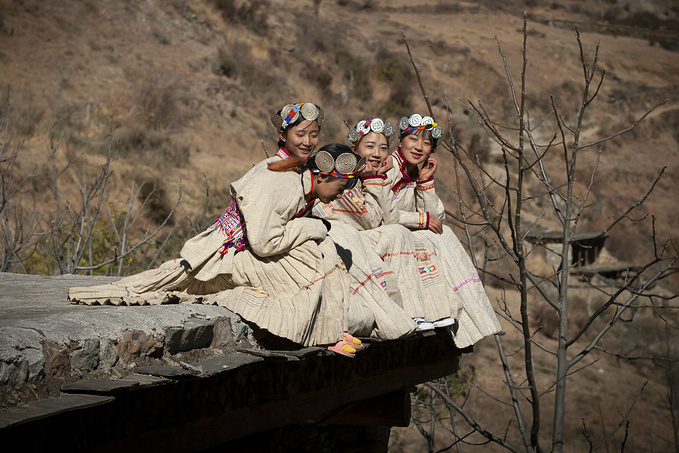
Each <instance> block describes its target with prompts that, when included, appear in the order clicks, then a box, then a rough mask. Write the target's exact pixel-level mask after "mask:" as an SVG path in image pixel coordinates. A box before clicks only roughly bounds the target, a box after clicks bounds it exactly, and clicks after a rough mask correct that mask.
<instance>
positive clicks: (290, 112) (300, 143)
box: [271, 102, 324, 160]
mask: <svg viewBox="0 0 679 453" xmlns="http://www.w3.org/2000/svg"><path fill="white" fill-rule="evenodd" d="M323 117H324V113H323V109H322V108H320V107H319V106H317V105H316V104H312V103H311V102H297V103H295V104H287V105H285V106H284V107H283V108H282V109H280V110H279V111H277V112H276V113H275V114H274V115H272V116H271V123H272V124H273V125H274V127H275V128H276V131H277V133H278V153H277V154H276V155H277V156H278V157H280V158H283V159H287V158H289V157H296V158H298V159H301V160H306V159H307V158H308V157H309V156H310V155H311V153H313V152H314V150H315V149H316V147H317V146H318V140H319V135H320V132H321V126H322V125H323Z"/></svg>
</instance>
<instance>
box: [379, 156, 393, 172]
mask: <svg viewBox="0 0 679 453" xmlns="http://www.w3.org/2000/svg"><path fill="white" fill-rule="evenodd" d="M392 168H394V163H393V162H392V161H391V158H390V157H389V156H387V158H386V159H384V162H382V166H381V167H380V168H379V169H378V170H377V174H378V175H383V174H385V173H386V172H388V171H389V170H391V169H392Z"/></svg>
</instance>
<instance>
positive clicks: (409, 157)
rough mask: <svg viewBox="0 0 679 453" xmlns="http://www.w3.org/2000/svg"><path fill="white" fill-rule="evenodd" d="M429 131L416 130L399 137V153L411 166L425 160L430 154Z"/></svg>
mask: <svg viewBox="0 0 679 453" xmlns="http://www.w3.org/2000/svg"><path fill="white" fill-rule="evenodd" d="M431 147H432V141H431V133H430V132H429V131H416V132H415V133H412V134H409V135H406V136H405V137H403V138H402V139H401V153H402V154H403V157H404V158H405V160H406V162H407V163H408V164H410V166H411V167H412V168H414V167H416V166H418V165H420V164H421V163H423V162H426V160H427V159H429V155H430V154H431Z"/></svg>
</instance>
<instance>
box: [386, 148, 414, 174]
mask: <svg viewBox="0 0 679 453" xmlns="http://www.w3.org/2000/svg"><path fill="white" fill-rule="evenodd" d="M392 156H394V158H395V159H396V163H397V164H398V169H399V170H400V171H401V179H403V180H406V181H416V180H417V178H418V177H419V176H420V169H419V168H417V167H415V170H413V172H412V174H408V173H406V158H405V157H403V153H402V152H401V148H399V149H397V150H396V152H395V153H393V154H392Z"/></svg>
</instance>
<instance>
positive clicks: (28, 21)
mask: <svg viewBox="0 0 679 453" xmlns="http://www.w3.org/2000/svg"><path fill="white" fill-rule="evenodd" d="M524 11H526V12H527V18H528V68H527V76H528V79H527V80H528V82H527V95H528V99H529V101H530V105H529V111H530V112H531V115H532V116H533V118H535V121H536V122H537V121H539V119H540V118H542V117H544V116H545V115H548V113H549V109H550V103H549V99H550V95H551V96H553V97H554V100H555V103H556V104H557V105H558V107H559V109H560V111H561V112H565V115H566V118H567V119H569V120H574V118H573V116H574V115H575V114H576V112H577V108H578V107H579V105H580V100H581V95H582V67H581V65H580V62H579V51H578V46H577V42H576V39H575V34H574V32H573V27H574V26H575V25H576V24H577V25H578V26H579V29H580V30H581V37H582V41H583V44H584V46H585V50H586V52H587V53H588V54H589V55H590V56H591V55H592V54H593V53H594V49H595V46H596V45H597V43H599V44H600V50H599V59H600V66H601V67H602V68H604V69H605V70H606V78H605V81H604V84H603V86H602V88H601V90H600V94H599V98H598V101H597V102H596V103H595V104H594V105H593V106H592V108H591V109H590V112H589V115H588V117H587V118H586V120H585V123H586V125H587V126H586V132H587V133H586V137H584V139H585V140H593V139H596V138H599V137H602V136H606V135H608V134H612V133H614V132H616V131H618V130H620V129H623V128H625V127H627V126H628V125H630V124H632V123H634V122H635V121H636V120H637V119H639V118H640V117H641V116H642V115H643V114H644V113H645V112H646V111H647V110H648V109H650V108H651V107H652V106H654V105H656V104H658V103H659V102H661V101H663V100H667V102H666V103H665V104H664V105H663V106H661V107H660V108H658V109H657V110H656V111H655V112H654V113H653V114H652V115H651V116H649V118H647V119H646V120H645V121H644V122H642V123H641V124H640V125H639V126H638V127H637V128H635V129H634V130H633V131H632V132H631V133H629V134H626V135H624V136H622V137H619V138H616V139H615V140H614V141H612V142H609V143H607V144H606V145H605V146H604V147H603V148H602V149H601V164H600V166H599V168H598V170H597V174H596V180H595V183H594V185H593V187H592V193H591V196H590V200H591V202H592V208H591V209H590V210H589V214H588V215H587V216H586V217H585V218H584V219H583V221H582V222H581V224H580V230H581V231H594V230H598V229H600V228H603V227H605V226H606V225H607V224H608V223H609V222H610V220H611V219H612V218H614V217H615V216H616V215H618V214H620V213H621V212H623V211H624V210H625V209H626V208H627V207H628V206H629V205H630V204H631V203H633V202H634V201H635V200H637V199H638V197H640V196H642V195H643V193H644V192H645V191H646V190H647V189H648V188H649V187H650V185H651V183H652V182H653V180H654V178H655V176H656V175H657V174H658V173H659V171H660V170H661V168H662V167H667V168H666V170H665V174H664V176H663V178H662V179H661V180H660V182H659V183H658V185H657V187H656V189H655V191H654V193H653V194H652V196H651V197H650V198H649V199H648V201H647V203H646V205H645V207H644V208H643V212H636V213H635V215H634V217H635V218H641V217H643V216H644V215H645V214H648V215H651V214H652V215H654V216H655V217H656V226H657V232H658V237H659V238H661V239H664V238H667V237H670V238H672V239H673V241H674V244H679V235H678V234H677V225H678V224H679V196H677V194H678V193H679V132H678V131H679V33H678V32H677V30H678V29H679V18H678V15H679V5H677V3H676V2H675V1H671V0H644V1H639V2H637V1H631V0H592V1H582V0H554V1H550V2H538V1H535V0H508V1H507V0H505V1H496V0H480V1H477V2H471V1H469V2H464V1H453V0H423V1H417V2H413V1H405V0H394V1H386V0H374V1H369V0H357V1H351V0H337V1H336V0H321V1H312V0H305V1H297V2H288V1H284V0H262V1H255V0H168V1H164V2H161V1H157V0H155V1H143V2H135V1H129V0H83V1H79V0H64V1H59V2H44V1H39V0H2V1H0V29H1V30H0V84H2V86H3V87H9V92H10V104H11V107H12V110H11V118H12V120H13V125H14V126H15V127H14V130H15V131H16V134H17V137H18V138H19V139H21V140H23V148H22V152H21V157H20V159H19V162H18V170H17V171H18V172H20V173H21V174H22V175H33V176H32V178H31V182H30V184H31V190H33V191H34V193H35V196H36V199H37V203H38V204H39V205H40V206H41V209H43V210H45V211H46V212H49V210H50V203H51V202H50V200H51V199H50V197H49V183H48V182H47V180H48V179H49V171H48V170H49V168H48V162H47V149H48V147H49V136H50V133H51V134H52V136H53V137H54V138H55V139H56V140H57V142H58V144H59V154H58V156H59V157H58V158H59V159H60V160H61V161H62V162H64V163H65V162H66V161H69V160H70V161H77V162H78V163H85V165H86V167H87V168H88V169H89V171H90V172H92V173H93V172H95V171H96V170H97V168H98V166H99V165H101V163H102V162H103V161H104V159H105V150H106V136H107V131H108V127H109V121H112V124H113V138H114V141H115V150H116V161H115V162H114V164H113V171H114V175H113V179H112V188H111V192H110V195H109V198H110V203H111V204H112V205H113V206H117V207H118V208H121V209H122V208H123V207H124V203H125V199H126V197H127V195H128V186H129V184H130V181H131V180H132V179H133V178H136V179H138V180H139V179H147V180H150V181H152V182H153V183H155V184H156V185H157V187H158V188H159V189H160V190H161V192H162V193H163V198H162V199H161V200H160V201H159V203H158V206H156V207H155V208H154V209H156V210H157V211H159V212H161V213H163V212H166V211H167V206H168V205H170V206H171V204H172V200H173V199H174V197H176V193H177V191H178V185H179V180H180V178H181V179H182V187H183V199H182V202H181V204H180V206H179V208H178V211H177V213H176V214H175V216H174V219H175V220H176V221H178V222H184V221H185V218H186V216H187V215H188V216H189V217H191V218H193V219H198V218H200V216H201V212H202V211H203V206H204V204H205V201H206V200H205V181H207V182H208V184H209V188H210V196H209V202H210V204H209V207H208V209H207V212H208V215H216V214H218V213H219V211H220V210H221V209H223V207H224V206H226V205H227V203H228V201H229V192H228V186H229V183H230V182H231V181H233V180H235V179H236V178H238V177H239V176H240V175H242V174H243V173H245V172H246V171H247V170H248V169H249V168H250V167H251V166H252V165H253V164H254V163H256V162H258V161H260V160H261V159H262V158H264V157H265V150H266V151H268V153H269V154H272V153H273V152H275V147H276V145H275V139H276V136H275V131H274V130H273V127H272V126H271V124H270V122H269V118H270V116H271V114H272V113H274V112H275V110H277V109H279V108H281V107H282V106H283V105H285V104H287V103H290V102H294V101H312V102H315V103H317V104H320V105H321V106H322V107H323V108H324V110H325V114H326V122H325V123H324V126H323V130H322V138H321V142H322V143H326V142H331V141H343V138H344V135H345V131H346V126H345V123H349V124H351V123H355V122H356V121H357V120H359V119H361V118H363V117H366V116H368V115H369V116H380V117H382V118H385V119H388V120H390V121H392V122H396V121H398V119H399V118H400V117H401V116H402V115H405V114H410V113H412V112H413V111H418V112H421V113H425V109H426V106H425V103H424V100H423V97H422V95H421V93H420V89H419V87H418V85H417V81H416V78H415V73H414V71H413V70H412V68H411V66H410V63H409V60H408V56H407V52H406V48H405V46H404V44H403V40H402V31H404V32H405V34H406V36H407V38H408V41H409V44H410V47H411V49H412V50H413V52H414V56H415V60H416V63H417V65H418V67H419V70H420V75H421V77H422V81H423V85H424V87H425V88H426V90H427V93H428V95H429V98H430V100H431V103H432V106H433V110H434V114H435V116H436V117H437V119H438V121H439V122H441V123H443V124H444V125H445V126H448V125H449V124H448V120H447V118H448V114H447V113H446V104H448V105H449V107H450V118H451V120H452V124H450V129H451V130H453V131H454V132H455V135H456V137H457V139H458V140H459V141H460V142H461V143H462V144H463V145H464V146H465V147H466V148H468V149H470V150H473V151H474V152H476V153H478V155H479V156H480V158H481V159H482V161H483V162H484V165H485V167H486V168H487V170H488V171H489V172H490V173H495V172H500V171H501V170H502V167H501V159H500V158H499V149H498V148H497V146H496V145H495V144H494V143H492V142H491V141H490V140H489V139H488V137H487V135H486V133H485V132H484V131H483V129H482V128H481V127H480V126H479V125H478V123H477V121H476V119H475V118H474V116H473V115H472V114H471V112H470V111H469V108H468V107H467V106H466V105H465V100H466V99H471V100H473V101H476V100H477V99H479V100H481V101H482V102H483V104H484V106H485V107H486V109H487V110H488V111H489V112H490V113H491V115H492V116H493V117H494V118H496V119H497V120H498V121H499V122H507V121H509V122H510V123H511V121H512V119H511V118H512V117H511V113H512V108H513V107H512V103H511V98H510V96H509V91H508V87H507V82H506V79H505V75H504V69H503V66H502V59H501V57H500V55H499V53H498V48H497V42H496V40H495V36H497V38H498V39H499V41H500V43H501V44H502V48H503V51H504V53H505V55H506V56H507V61H508V64H509V67H510V69H511V70H512V71H513V74H512V75H513V77H514V78H515V80H516V79H518V77H519V74H520V72H519V71H520V66H521V53H520V50H521V43H522V33H521V27H522V23H523V18H522V14H523V12H524ZM3 90H4V88H3ZM4 93H6V92H5V91H3V98H4ZM569 115H570V116H569ZM553 132H554V131H553V130H545V131H544V134H543V135H542V136H539V138H540V139H541V140H544V141H545V142H547V141H549V139H550V138H551V134H552V133H553ZM596 157H597V149H596V147H592V148H589V149H588V150H587V151H585V152H583V153H582V154H581V155H580V158H579V159H580V164H581V168H582V170H581V174H580V178H579V180H580V183H581V186H580V187H579V190H580V191H584V190H585V188H586V186H587V184H588V182H589V180H590V171H591V167H592V166H593V164H594V162H595V159H596ZM439 158H440V160H441V167H440V170H439V172H438V174H437V185H438V192H439V193H440V194H441V196H442V198H443V199H444V201H446V202H447V204H448V205H449V206H452V205H453V203H454V201H455V199H456V194H455V190H456V189H455V188H456V184H455V183H456V180H455V175H454V172H453V168H452V162H453V161H452V158H451V156H449V155H446V154H444V153H441V154H440V156H439ZM554 168H558V162H557V163H556V164H555V167H554ZM80 171H81V170H80V166H79V165H74V166H73V168H72V169H71V171H70V172H69V173H68V174H67V175H66V179H67V180H68V181H70V184H71V185H70V186H67V188H66V189H65V190H66V191H72V192H74V193H77V190H78V185H79V182H80ZM463 190H464V188H463ZM528 215H529V216H530V215H532V216H534V217H536V216H537V215H538V213H537V212H533V213H528ZM157 217H158V216H155V217H154V215H153V213H151V214H149V215H148V222H150V223H154V222H155V223H157V222H158V219H157ZM161 217H162V216H161ZM542 222H543V223H544V226H546V227H548V228H549V227H554V223H553V221H552V220H550V219H549V218H545V219H543V220H542ZM183 229H184V231H188V226H185V227H184V228H183ZM648 232H649V224H648V223H641V222H624V223H622V224H621V225H620V226H619V227H618V228H617V229H616V230H614V231H612V232H611V235H610V238H609V239H608V242H607V249H608V251H609V252H610V253H611V254H612V255H614V256H615V257H616V259H618V260H621V261H631V262H639V261H643V259H646V258H648V257H649V256H651V254H652V247H651V245H650V244H649V242H648V240H647V239H643V238H647V235H648ZM185 234H188V233H185ZM179 236H181V235H179ZM179 236H178V239H177V242H178V244H180V243H181V240H182V238H183V237H185V236H182V237H179ZM642 239H643V240H642ZM167 253H169V254H172V253H176V249H173V250H168V252H167ZM34 264H35V266H34V268H32V269H31V268H29V269H28V270H29V271H33V272H40V271H44V270H45V269H49V268H48V267H44V266H42V267H41V265H40V264H38V263H34ZM52 271H53V270H52ZM664 284H665V285H666V286H667V288H668V289H667V291H674V292H676V289H677V288H679V281H678V280H675V281H673V282H666V283H664ZM672 287H673V288H674V290H672V289H671V288H672ZM500 291H501V288H491V287H489V293H490V295H491V296H492V298H494V297H498V296H499V295H500ZM578 297H580V300H582V303H583V304H588V303H591V302H592V301H591V300H590V298H591V295H588V294H584V295H581V296H578ZM509 298H510V300H513V299H512V298H513V296H512V294H511V292H510V293H509ZM512 303H515V301H514V302H512ZM583 310H586V309H583ZM648 322H649V323H650V321H648ZM655 329H656V328H655V327H653V325H651V324H644V323H643V322H642V324H641V325H640V326H638V327H636V328H634V329H632V328H625V329H622V330H620V332H619V334H616V335H617V336H616V337H615V338H614V339H613V340H611V347H612V348H613V349H615V346H616V345H617V346H620V345H624V344H626V343H628V344H630V345H631V346H630V348H629V350H631V351H633V352H634V351H636V352H638V354H633V355H649V354H650V355H653V354H655V353H656V352H658V351H655V350H653V348H651V347H648V345H649V344H653V342H655V341H657V340H658V338H659V337H657V336H654V335H656V333H657V332H655ZM505 330H507V331H508V332H509V331H510V330H511V328H510V327H508V326H505ZM509 335H510V337H508V338H509V341H510V344H511V341H514V340H512V337H511V335H513V334H512V333H510V334H509ZM540 335H542V333H541V334H540ZM544 339H545V341H546V342H548V343H549V342H550V341H553V339H550V338H549V337H548V336H546V337H545V338H544ZM515 345H516V347H517V348H518V347H519V340H518V336H517V337H516V341H515ZM644 345H646V346H647V347H644ZM635 348H636V349H635ZM618 349H619V348H618ZM628 352H629V351H628ZM516 360H519V358H518V355H517V356H516ZM541 366H543V367H544V369H545V370H546V371H548V370H549V369H550V367H551V366H552V365H551V363H550V362H549V360H548V359H547V358H545V359H544V361H543V362H542V365H541ZM465 367H466V368H465V369H466V370H467V371H468V372H469V373H470V374H472V375H474V376H475V377H476V379H477V382H476V383H477V385H478V386H479V387H482V388H484V389H485V390H487V391H489V392H490V393H492V394H494V395H501V394H502V386H501V382H502V376H501V373H500V372H499V371H498V369H499V366H498V362H497V359H496V358H495V357H494V345H493V342H492V340H489V339H487V340H484V341H483V342H482V343H481V344H480V345H479V346H477V348H476V351H475V353H474V354H473V355H472V357H470V358H468V359H467V363H465ZM652 369H653V363H652V362H650V361H636V362H634V363H633V364H632V365H630V364H629V363H628V362H624V361H619V360H616V359H615V358H610V357H607V356H605V357H603V358H602V359H601V360H600V361H599V362H597V363H595V364H593V365H592V366H589V367H587V368H586V369H585V370H584V371H582V372H581V373H578V374H577V375H576V376H574V378H573V380H572V382H573V383H572V384H570V389H571V390H570V391H571V392H572V400H573V405H572V410H571V412H569V414H568V434H569V438H570V439H573V440H572V442H573V443H572V444H571V445H570V446H569V447H568V448H567V450H568V451H582V450H583V448H585V445H586V444H584V443H583V440H582V435H581V434H580V429H581V427H582V421H581V419H582V418H586V419H587V420H588V426H590V427H592V429H593V430H594V429H595V428H594V427H595V426H596V427H598V428H596V429H599V430H600V431H601V430H605V428H601V425H602V424H603V425H605V426H609V427H610V426H615V424H616V423H617V422H616V420H617V419H618V418H619V417H620V413H624V412H625V411H626V410H627V408H628V407H629V405H630V404H631V402H632V401H633V399H634V397H635V395H636V394H637V393H638V391H639V389H640V388H641V387H642V384H643V382H644V380H645V379H646V377H647V376H648V375H650V374H652V375H653V378H652V380H651V383H650V384H649V386H648V387H647V388H646V389H645V391H644V393H642V395H641V397H640V399H639V402H638V403H637V406H636V408H635V411H634V412H633V416H632V417H631V419H632V424H631V426H630V432H631V434H630V440H628V443H627V446H628V448H630V450H629V451H668V449H669V448H670V445H671V444H670V443H668V442H670V441H671V438H672V433H671V432H670V431H671V425H670V424H669V422H668V421H667V418H668V417H669V415H668V414H669V412H668V411H667V410H666V409H665V408H664V406H663V404H665V403H663V401H664V400H663V398H664V397H663V392H664V391H665V387H664V386H663V379H662V377H661V376H660V375H661V374H662V372H661V371H657V372H655V373H654V374H653V373H652ZM473 394H474V395H475V396H473V397H472V399H471V400H470V404H472V405H474V408H475V411H476V413H481V414H483V413H487V414H492V416H491V423H490V424H491V425H493V426H494V428H495V429H497V430H499V431H500V432H502V431H503V429H504V428H503V427H504V426H506V423H507V420H508V419H509V418H510V417H511V413H510V412H509V411H508V412H507V413H506V414H505V413H503V412H502V411H498V410H496V409H495V408H494V405H493V404H494V402H493V401H492V400H491V399H489V398H484V397H483V395H480V394H479V392H478V391H476V390H474V393H473ZM503 398H504V396H503ZM545 412H546V413H548V412H549V408H546V409H545ZM493 417H495V418H493ZM668 427H669V428H668ZM440 435H441V436H443V433H440ZM622 435H624V433H623V432H622V431H621V432H620V433H619V435H616V437H615V438H616V439H618V443H616V444H615V445H618V446H619V445H620V442H619V440H620V439H621V438H622ZM391 442H392V446H391V450H393V451H395V452H398V451H422V450H421V449H423V448H425V447H424V444H423V443H422V440H421V439H420V438H419V434H418V433H417V432H416V431H415V430H414V429H412V428H410V429H408V430H405V429H404V430H394V431H393V432H392V440H391ZM444 444H445V439H442V440H441V445H444ZM441 448H443V447H441ZM467 448H468V447H467ZM479 448H480V450H479V451H487V450H485V448H486V447H479ZM610 448H612V449H614V450H615V448H614V447H613V444H611V445H610ZM607 451H608V450H607Z"/></svg>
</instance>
